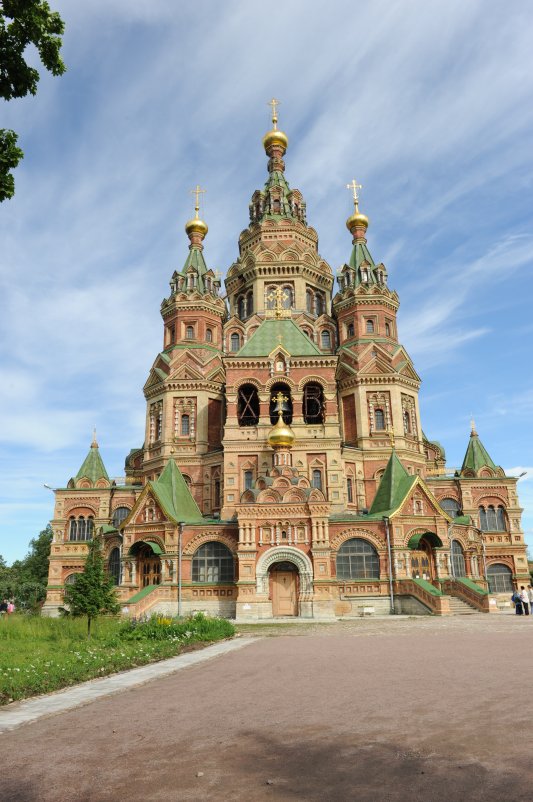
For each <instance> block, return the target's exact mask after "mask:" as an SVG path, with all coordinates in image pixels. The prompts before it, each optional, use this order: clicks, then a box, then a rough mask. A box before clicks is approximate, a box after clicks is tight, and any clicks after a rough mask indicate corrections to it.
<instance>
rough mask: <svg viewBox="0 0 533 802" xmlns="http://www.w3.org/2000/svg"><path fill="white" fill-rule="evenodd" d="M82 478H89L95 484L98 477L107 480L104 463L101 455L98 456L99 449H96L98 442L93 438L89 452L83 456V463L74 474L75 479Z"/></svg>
mask: <svg viewBox="0 0 533 802" xmlns="http://www.w3.org/2000/svg"><path fill="white" fill-rule="evenodd" d="M83 478H87V479H89V481H90V482H91V484H93V485H95V484H96V482H97V481H98V480H99V479H106V480H107V481H108V482H109V476H108V475H107V471H106V469H105V465H104V463H103V462H102V457H101V456H100V451H99V449H98V443H97V442H96V440H93V442H92V443H91V447H90V449H89V453H88V454H87V456H86V457H85V459H84V461H83V465H82V466H81V468H80V469H79V471H78V473H77V474H76V479H83Z"/></svg>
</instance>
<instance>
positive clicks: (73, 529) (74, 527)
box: [68, 515, 78, 540]
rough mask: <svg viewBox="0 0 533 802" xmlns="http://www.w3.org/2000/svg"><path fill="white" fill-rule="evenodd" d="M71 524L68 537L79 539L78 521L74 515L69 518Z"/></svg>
mask: <svg viewBox="0 0 533 802" xmlns="http://www.w3.org/2000/svg"><path fill="white" fill-rule="evenodd" d="M69 521H70V524H69V529H68V537H69V540H77V539H78V522H77V520H76V519H75V518H74V516H73V515H71V516H70V518H69Z"/></svg>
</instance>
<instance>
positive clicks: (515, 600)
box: [511, 589, 524, 615]
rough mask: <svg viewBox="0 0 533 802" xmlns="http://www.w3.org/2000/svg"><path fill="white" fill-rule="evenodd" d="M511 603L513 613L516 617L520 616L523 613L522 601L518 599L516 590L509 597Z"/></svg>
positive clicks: (518, 595)
mask: <svg viewBox="0 0 533 802" xmlns="http://www.w3.org/2000/svg"><path fill="white" fill-rule="evenodd" d="M511 601H512V602H513V604H514V611H515V613H516V615H522V613H523V612H524V611H523V609H522V599H521V597H520V593H519V592H518V589H517V590H515V591H514V592H513V595H512V596H511Z"/></svg>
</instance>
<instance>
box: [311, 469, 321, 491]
mask: <svg viewBox="0 0 533 802" xmlns="http://www.w3.org/2000/svg"><path fill="white" fill-rule="evenodd" d="M311 486H312V487H316V489H317V490H322V471H321V470H320V469H319V468H314V470H313V474H312V478H311Z"/></svg>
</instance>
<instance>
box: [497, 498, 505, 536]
mask: <svg viewBox="0 0 533 802" xmlns="http://www.w3.org/2000/svg"><path fill="white" fill-rule="evenodd" d="M496 523H497V528H498V531H499V532H505V530H506V529H507V527H506V525H505V510H504V508H503V507H502V505H501V504H500V506H499V507H498V509H497V510H496Z"/></svg>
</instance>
